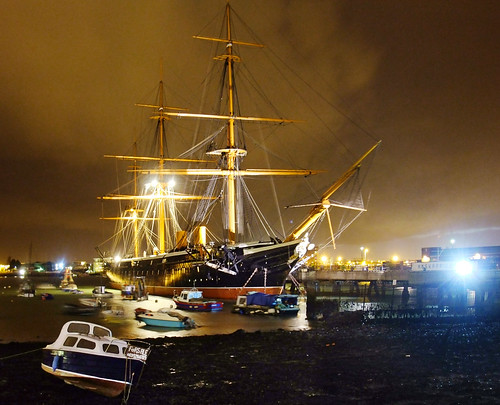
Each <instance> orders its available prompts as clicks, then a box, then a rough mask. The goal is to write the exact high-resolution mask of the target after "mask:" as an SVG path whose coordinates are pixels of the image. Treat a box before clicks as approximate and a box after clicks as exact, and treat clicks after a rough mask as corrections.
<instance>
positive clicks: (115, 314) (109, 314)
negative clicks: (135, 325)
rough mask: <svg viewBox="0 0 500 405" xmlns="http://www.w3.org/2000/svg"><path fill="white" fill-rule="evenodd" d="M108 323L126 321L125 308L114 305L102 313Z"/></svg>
mask: <svg viewBox="0 0 500 405" xmlns="http://www.w3.org/2000/svg"><path fill="white" fill-rule="evenodd" d="M101 315H102V316H103V317H104V319H106V322H122V321H124V320H125V318H126V316H125V308H123V306H121V305H113V306H111V307H109V308H105V309H103V310H102V311H101Z"/></svg>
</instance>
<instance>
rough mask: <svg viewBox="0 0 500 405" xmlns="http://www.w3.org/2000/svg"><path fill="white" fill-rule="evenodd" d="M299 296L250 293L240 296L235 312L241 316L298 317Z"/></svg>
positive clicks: (234, 308)
mask: <svg viewBox="0 0 500 405" xmlns="http://www.w3.org/2000/svg"><path fill="white" fill-rule="evenodd" d="M298 299H299V296H298V295H295V294H264V293H260V292H250V293H248V294H245V295H239V296H238V299H237V300H236V304H235V305H234V307H233V312H235V313H239V314H246V315H248V314H266V315H297V313H298V312H299V304H298Z"/></svg>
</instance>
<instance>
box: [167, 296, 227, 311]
mask: <svg viewBox="0 0 500 405" xmlns="http://www.w3.org/2000/svg"><path fill="white" fill-rule="evenodd" d="M174 302H175V305H177V308H178V309H184V310H186V311H196V312H213V311H222V308H223V306H224V304H223V303H222V302H217V301H214V302H183V301H178V300H175V299H174Z"/></svg>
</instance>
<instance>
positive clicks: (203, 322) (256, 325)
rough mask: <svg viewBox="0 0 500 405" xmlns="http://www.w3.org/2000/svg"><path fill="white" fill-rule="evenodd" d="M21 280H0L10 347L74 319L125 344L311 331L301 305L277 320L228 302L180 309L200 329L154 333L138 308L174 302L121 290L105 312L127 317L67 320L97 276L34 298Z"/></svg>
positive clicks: (0, 306)
mask: <svg viewBox="0 0 500 405" xmlns="http://www.w3.org/2000/svg"><path fill="white" fill-rule="evenodd" d="M31 280H32V281H33V282H34V284H35V286H41V287H43V285H45V286H47V284H53V285H54V286H56V287H57V286H58V285H59V282H60V279H59V278H56V277H54V278H47V277H33V278H31ZM23 281H24V280H22V279H21V278H19V277H13V276H9V277H1V278H0V343H8V342H13V341H15V342H52V341H54V340H55V339H56V338H57V336H58V334H59V331H60V329H61V327H62V325H63V324H64V323H65V322H67V321H70V320H85V321H89V322H95V323H98V324H101V325H104V326H107V327H109V328H110V329H111V330H112V331H113V335H114V336H115V337H119V338H123V339H145V338H157V337H164V336H198V335H215V334H228V333H232V332H234V331H236V330H239V329H242V330H245V331H247V332H254V331H258V330H260V331H269V330H277V329H285V330H305V329H309V327H310V326H309V322H308V321H307V320H306V305H305V302H301V304H300V311H299V314H298V315H297V316H294V317H276V316H271V315H250V316H245V315H239V314H233V313H232V312H231V310H232V307H233V304H234V302H233V301H225V302H224V309H223V310H222V311H220V312H212V313H210V312H208V313H206V312H205V313H204V312H198V313H197V312H188V311H181V310H176V311H177V312H179V313H182V314H183V315H186V316H189V317H191V318H192V319H193V320H194V321H195V323H196V325H197V327H196V328H195V329H189V330H178V329H167V328H153V327H148V326H145V325H144V324H143V323H141V322H138V321H137V320H136V319H135V318H134V310H135V309H136V308H139V307H141V308H146V309H150V310H153V311H154V310H158V309H159V308H163V307H171V308H175V303H174V302H173V301H172V299H170V298H166V297H159V296H151V295H150V296H149V299H148V300H147V301H140V302H137V301H124V300H122V299H121V295H120V291H118V290H112V289H111V290H109V291H111V292H113V298H110V299H106V300H105V301H106V303H107V308H109V307H112V308H121V309H123V312H124V316H110V315H106V314H105V313H103V312H102V311H98V312H97V313H95V314H92V315H67V314H65V313H64V312H63V307H64V304H66V303H73V304H77V303H78V299H79V298H91V297H92V290H93V288H94V287H95V286H96V285H100V284H101V280H100V278H99V277H94V276H82V277H75V282H76V284H77V285H78V288H79V290H82V291H83V294H72V293H68V292H64V291H62V290H60V289H58V288H53V289H46V288H37V290H36V296H35V297H33V298H25V297H18V296H17V293H18V290H19V285H20V284H21V283H22V282H23ZM44 292H47V293H50V294H52V295H53V296H54V299H53V300H47V301H44V300H42V299H41V294H42V293H44Z"/></svg>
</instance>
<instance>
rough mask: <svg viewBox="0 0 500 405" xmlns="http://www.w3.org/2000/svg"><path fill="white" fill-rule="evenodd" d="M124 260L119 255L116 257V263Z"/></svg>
mask: <svg viewBox="0 0 500 405" xmlns="http://www.w3.org/2000/svg"><path fill="white" fill-rule="evenodd" d="M121 259H122V258H121V257H120V256H118V255H116V256H115V263H118V262H119V261H120V260H121Z"/></svg>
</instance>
